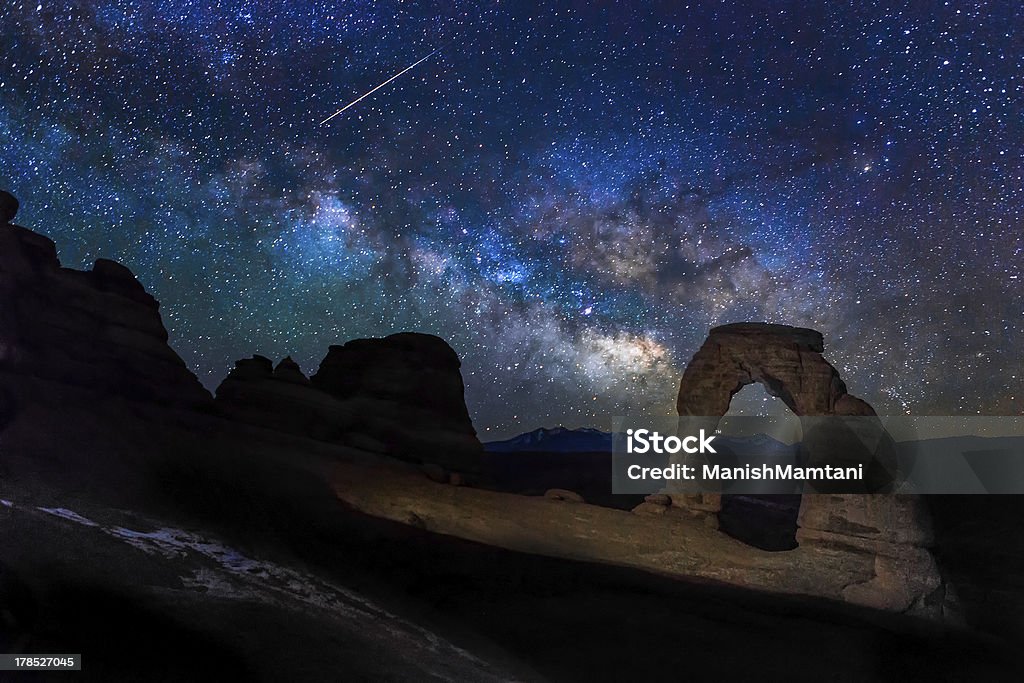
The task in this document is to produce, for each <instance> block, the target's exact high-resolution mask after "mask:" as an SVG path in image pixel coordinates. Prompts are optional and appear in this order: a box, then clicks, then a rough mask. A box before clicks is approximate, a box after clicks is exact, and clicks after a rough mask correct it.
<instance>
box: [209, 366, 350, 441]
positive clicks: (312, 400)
mask: <svg viewBox="0 0 1024 683" xmlns="http://www.w3.org/2000/svg"><path fill="white" fill-rule="evenodd" d="M217 405H218V406H220V408H221V410H222V411H223V412H224V413H225V414H227V415H228V416H229V417H231V418H233V419H236V420H240V421H242V422H247V423H250V424H254V425H258V426H260V427H266V428H269V429H275V430H279V431H284V432H288V433H291V434H297V435H299V436H305V437H309V438H312V439H317V440H319V441H333V442H340V441H341V440H342V439H343V437H344V435H345V433H346V432H348V431H350V429H351V427H352V424H353V416H352V414H351V411H350V410H349V409H348V408H347V407H346V406H344V405H343V404H342V403H341V402H340V401H337V400H335V399H333V398H332V397H331V396H329V395H327V394H325V393H324V392H322V391H319V390H317V389H315V388H313V387H312V386H310V383H309V380H308V379H306V376H305V375H303V374H302V370H301V369H300V368H299V366H298V364H297V363H295V361H293V360H292V359H291V358H285V359H282V360H281V362H280V363H278V365H277V368H276V369H275V368H274V364H273V362H272V361H271V360H270V359H269V358H266V357H265V356H259V355H254V356H253V357H252V358H243V359H241V360H238V361H235V367H234V369H233V370H232V371H231V372H230V373H229V374H228V376H227V377H226V378H224V381H223V382H221V384H220V386H219V387H217Z"/></svg>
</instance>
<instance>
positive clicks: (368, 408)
mask: <svg viewBox="0 0 1024 683" xmlns="http://www.w3.org/2000/svg"><path fill="white" fill-rule="evenodd" d="M460 366H461V363H460V361H459V357H458V355H456V353H455V351H453V350H452V348H451V347H450V346H448V344H447V343H446V342H445V341H444V340H443V339H440V338H438V337H435V336H432V335H429V334H417V333H411V332H406V333H400V334H393V335H391V336H388V337H384V338H383V339H357V340H354V341H350V342H348V343H347V344H345V345H343V346H331V347H330V350H329V351H328V353H327V356H326V357H325V358H324V359H323V361H322V362H321V363H320V368H319V370H318V371H317V373H316V374H315V375H313V377H312V383H313V386H314V387H316V388H317V389H319V390H321V391H323V392H325V393H327V394H329V395H331V396H333V397H334V398H335V399H338V400H339V401H342V402H343V403H345V404H346V405H348V406H350V407H351V410H352V411H353V413H354V414H355V415H357V416H358V418H357V420H356V424H355V425H354V431H357V432H359V433H362V434H365V435H366V436H368V437H370V438H372V439H374V440H376V441H377V442H380V443H382V444H384V446H385V447H386V449H387V452H388V453H389V454H393V455H397V456H398V457H403V458H406V459H409V460H413V461H423V460H427V459H430V460H431V461H432V462H438V463H440V464H442V465H444V466H445V467H448V468H449V469H453V470H458V471H473V470H476V469H477V468H478V466H479V462H480V457H481V455H482V453H483V446H482V445H481V444H480V441H479V439H477V436H476V431H475V430H474V429H473V423H472V421H471V420H470V418H469V411H468V410H467V408H466V400H465V387H464V386H463V383H462V374H461V372H460V370H459V368H460ZM430 453H437V454H438V455H435V456H431V457H427V455H428V454H430ZM439 456H440V457H439Z"/></svg>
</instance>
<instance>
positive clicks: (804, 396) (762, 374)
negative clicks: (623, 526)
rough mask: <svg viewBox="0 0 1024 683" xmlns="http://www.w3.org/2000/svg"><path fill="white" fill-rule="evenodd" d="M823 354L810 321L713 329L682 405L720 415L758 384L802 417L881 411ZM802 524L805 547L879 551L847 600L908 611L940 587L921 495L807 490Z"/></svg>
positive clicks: (683, 412) (704, 508)
mask: <svg viewBox="0 0 1024 683" xmlns="http://www.w3.org/2000/svg"><path fill="white" fill-rule="evenodd" d="M823 351H824V339H823V337H822V334H821V333H820V332H817V331H816V330H812V329H808V328H802V327H790V326H787V325H772V324H768V323H756V322H754V323H736V324H731V325H723V326H720V327H715V328H713V329H712V330H711V332H710V333H709V334H708V337H707V339H706V340H705V341H704V344H703V345H702V346H701V347H700V349H699V350H698V351H697V353H696V354H695V355H694V356H693V358H692V359H691V361H690V363H689V364H688V365H687V367H686V370H685V372H684V373H683V378H682V380H681V382H680V386H679V395H678V397H677V400H676V408H677V412H678V413H679V415H680V416H704V417H708V418H713V419H714V420H716V421H717V419H718V418H721V417H722V416H723V415H725V413H726V412H727V411H728V409H729V402H730V401H731V400H732V397H733V396H734V395H735V394H736V393H737V392H738V391H739V390H740V389H742V388H743V387H744V386H746V385H748V384H752V383H755V382H756V383H760V384H762V385H764V387H765V390H766V391H767V392H768V393H769V394H770V395H772V396H776V397H778V398H780V399H781V400H782V401H783V402H785V404H786V405H787V406H789V408H790V410H792V411H793V412H794V413H795V414H796V415H797V416H800V417H804V416H822V415H839V416H873V415H875V411H874V409H873V408H872V407H871V406H870V405H869V404H868V403H867V402H865V401H863V400H861V399H859V398H857V397H855V396H851V395H850V394H849V393H847V391H846V384H845V383H844V382H843V380H842V379H841V378H840V376H839V373H838V372H837V371H836V369H835V368H834V367H833V366H832V365H831V364H830V363H829V362H828V361H827V360H825V358H824V356H823V355H822V353H823ZM672 503H673V505H675V506H677V507H681V508H685V509H688V510H690V511H691V512H693V513H694V514H695V515H698V516H705V517H706V518H707V521H708V522H709V523H713V522H714V521H715V520H716V519H717V513H718V511H719V510H720V509H721V497H720V496H719V495H717V494H707V493H705V494H682V495H675V494H673V496H672ZM797 523H798V529H797V535H796V538H797V543H798V544H799V549H800V550H805V551H806V550H811V549H820V550H824V549H827V551H828V552H850V553H855V554H863V553H871V554H873V555H874V557H875V577H874V578H873V579H872V580H870V581H868V582H866V583H861V584H855V585H851V586H848V587H847V588H846V589H844V591H843V596H844V597H845V598H846V599H848V600H850V601H851V602H857V603H859V604H866V605H871V606H875V607H881V608H885V609H897V610H905V609H911V608H912V607H914V606H918V607H920V606H922V605H923V604H924V603H925V602H926V601H927V600H929V599H930V597H931V594H932V593H934V592H936V591H937V590H938V589H939V587H940V586H941V581H940V580H939V574H938V569H937V567H936V565H935V562H934V560H933V558H932V555H931V553H930V552H929V550H928V547H929V546H930V545H931V543H932V540H933V539H932V528H931V523H930V517H929V515H928V513H927V510H926V508H925V507H924V505H923V503H922V501H921V500H920V499H919V498H918V497H916V496H906V495H872V494H846V495H831V494H808V495H804V496H803V499H802V501H801V506H800V514H799V517H798V520H797Z"/></svg>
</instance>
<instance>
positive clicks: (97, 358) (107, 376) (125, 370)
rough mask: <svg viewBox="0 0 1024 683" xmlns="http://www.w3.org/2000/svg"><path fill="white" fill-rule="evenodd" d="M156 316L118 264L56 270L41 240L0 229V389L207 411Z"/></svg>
mask: <svg viewBox="0 0 1024 683" xmlns="http://www.w3.org/2000/svg"><path fill="white" fill-rule="evenodd" d="M158 308H159V304H158V303H157V301H156V300H155V299H154V298H153V297H152V296H150V295H149V294H148V293H147V292H146V291H145V289H144V288H143V287H142V285H141V284H139V282H138V281H137V280H136V279H135V276H134V275H133V274H132V272H131V271H130V270H128V269H127V268H125V267H124V266H122V265H120V264H118V263H115V262H113V261H109V260H106V259H99V260H98V261H96V264H95V265H94V266H93V269H92V270H91V271H78V270H71V269H68V268H62V267H61V265H60V262H59V261H58V259H57V250H56V247H55V246H54V243H53V242H52V241H51V240H50V239H48V238H46V237H44V236H42V235H39V234H37V233H34V232H32V231H30V230H26V229H25V228H22V227H19V226H15V225H7V226H4V227H2V228H0V378H2V381H3V383H5V384H12V382H11V379H10V375H12V374H13V375H25V376H30V377H34V378H38V379H45V380H51V381H57V382H60V383H62V384H67V385H73V386H76V387H80V388H85V389H88V390H91V391H94V392H96V393H98V394H100V395H103V396H108V397H118V398H127V399H132V400H141V401H152V402H156V403H163V404H173V405H188V406H196V405H199V404H205V403H209V401H210V396H209V394H208V393H207V392H206V390H205V389H203V388H202V386H201V385H200V384H199V381H198V380H197V379H196V377H195V375H193V374H192V373H191V372H189V370H188V368H186V367H185V363H184V362H183V361H182V360H181V358H180V357H179V356H178V354H176V353H175V352H174V351H173V350H172V349H171V347H170V346H168V344H167V330H166V329H165V328H164V326H163V322H162V321H161V319H160V314H159V312H158ZM14 384H16V383H14ZM11 391H13V392H14V393H17V391H16V390H15V389H11Z"/></svg>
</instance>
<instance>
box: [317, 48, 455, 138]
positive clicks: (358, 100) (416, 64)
mask: <svg viewBox="0 0 1024 683" xmlns="http://www.w3.org/2000/svg"><path fill="white" fill-rule="evenodd" d="M438 52H440V50H434V51H433V52H431V53H430V54H429V55H427V56H426V57H424V58H423V59H421V60H419V61H418V62H414V63H412V64H410V65H409V66H407V67H405V68H404V69H402V70H401V71H399V72H398V73H396V74H395V75H394V76H392V77H391V78H389V79H388V80H386V81H384V82H383V83H381V84H380V85H378V86H377V87H376V88H374V89H373V90H371V91H369V92H367V93H364V94H362V95H360V96H359V97H357V98H356V99H354V100H352V101H351V102H349V103H348V104H346V105H345V106H344V107H342V108H341V109H339V110H338V111H336V112H334V113H333V114H331V115H330V116H328V117H327V118H326V119H324V120H323V121H321V122H320V125H321V126H322V125H324V124H325V123H327V122H328V121H330V120H331V119H333V118H334V117H335V116H337V115H338V114H340V113H342V112H343V111H345V110H346V109H348V108H349V107H351V106H353V105H356V104H358V103H359V102H361V101H362V100H364V99H366V98H367V97H369V96H370V95H372V94H373V93H375V92H377V91H378V90H380V89H381V88H383V87H384V86H385V85H387V84H388V83H390V82H391V81H393V80H395V79H396V78H398V77H399V76H401V75H402V74H404V73H405V72H406V71H409V70H410V69H413V68H415V67H417V66H419V65H420V64H422V63H423V62H425V61H427V60H428V59H430V58H431V57H433V56H434V55H436V54H437V53H438Z"/></svg>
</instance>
